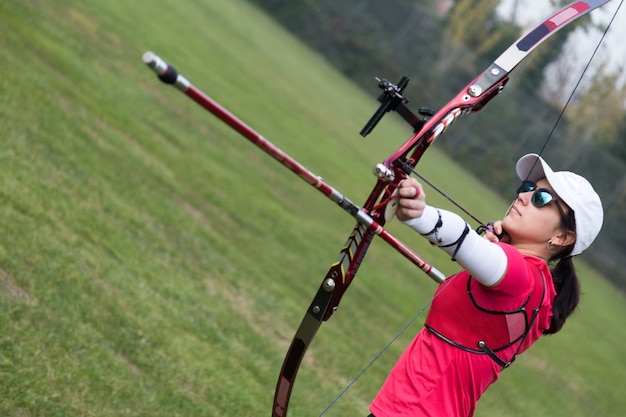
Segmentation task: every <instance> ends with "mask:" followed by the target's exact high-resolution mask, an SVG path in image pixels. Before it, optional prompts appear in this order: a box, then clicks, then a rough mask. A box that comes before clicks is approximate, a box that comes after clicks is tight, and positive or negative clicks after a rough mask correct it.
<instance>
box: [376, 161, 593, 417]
mask: <svg viewBox="0 0 626 417" xmlns="http://www.w3.org/2000/svg"><path fill="white" fill-rule="evenodd" d="M516 171H517V175H518V177H519V178H520V180H522V183H521V185H520V187H519V189H518V190H517V197H516V198H515V200H514V201H513V203H512V204H511V206H510V208H509V209H508V211H507V213H506V215H505V217H504V219H503V220H502V221H498V222H496V223H495V224H494V225H493V229H490V230H488V231H487V232H486V235H485V237H486V239H485V238H482V237H480V235H478V234H477V233H476V232H474V231H472V230H470V228H469V226H468V225H467V223H466V222H465V221H464V220H463V219H462V218H461V217H459V216H457V215H455V214H453V213H451V212H448V211H445V210H441V209H437V208H434V207H431V206H428V205H426V200H425V194H424V191H423V189H422V186H421V185H420V184H419V183H418V182H417V181H416V180H415V179H413V178H410V179H407V180H406V181H404V182H403V183H402V184H401V186H400V189H399V196H400V200H399V207H398V211H397V214H396V215H397V217H398V218H399V219H400V220H401V221H403V222H404V223H405V224H406V225H407V226H409V227H411V228H413V229H415V230H416V231H417V232H418V233H420V234H421V235H422V236H424V237H425V238H426V239H428V240H429V241H430V242H431V243H432V244H433V245H436V246H438V247H440V248H442V249H443V250H444V251H446V252H447V253H448V254H449V255H450V256H451V257H452V259H453V260H455V261H456V262H458V263H459V264H460V265H461V266H462V267H463V270H462V271H461V272H459V273H458V274H456V275H453V276H452V277H450V278H448V279H447V280H446V281H445V282H444V283H443V284H441V285H440V287H439V288H438V289H437V291H436V292H435V295H434V296H433V301H432V305H431V307H430V311H429V313H428V316H427V318H426V322H425V326H424V328H423V329H422V330H421V331H420V332H419V333H418V335H417V336H416V337H415V339H414V340H413V341H412V342H411V344H410V345H409V346H408V347H407V349H406V350H405V351H404V353H403V354H402V355H401V357H400V358H399V360H398V362H397V363H396V365H395V366H394V368H393V369H392V371H391V372H390V374H389V376H388V377H387V379H386V381H385V383H384V384H383V386H382V388H381V389H380V391H379V393H378V394H377V396H376V397H375V398H374V400H373V401H372V404H371V405H370V411H371V413H372V414H371V415H370V417H373V416H375V417H420V416H437V417H461V416H463V417H464V416H472V415H473V414H474V410H475V408H476V403H477V401H478V399H479V398H480V396H481V395H482V393H483V392H485V390H486V389H487V388H488V387H489V385H491V384H492V383H493V382H495V381H496V380H497V379H498V377H499V375H500V372H501V371H502V370H503V369H505V368H507V367H508V366H509V365H510V364H511V363H512V362H513V361H514V360H515V358H516V356H517V355H519V354H520V353H522V352H523V351H525V350H526V349H528V347H530V345H532V344H533V343H534V342H535V341H536V340H537V339H539V337H540V336H541V335H542V334H554V333H556V332H558V331H559V330H561V328H562V327H563V324H564V323H565V320H566V319H567V317H568V316H569V315H570V314H571V313H572V312H573V311H574V309H575V308H576V306H577V304H578V300H579V284H578V278H577V277H576V272H575V269H574V265H573V263H572V257H573V256H575V255H578V254H580V253H581V252H582V251H583V250H585V249H586V248H587V247H589V245H590V244H591V243H592V242H593V240H594V239H595V237H596V236H597V234H598V233H599V231H600V228H601V226H602V219H603V210H602V203H601V201H600V198H599V197H598V194H596V192H595V191H594V189H593V187H592V186H591V185H590V184H589V182H588V181H587V180H586V179H584V178H583V177H581V176H579V175H576V174H574V173H572V172H567V171H561V172H554V171H553V170H552V169H551V168H550V167H549V166H548V164H547V163H546V162H545V161H544V160H543V159H542V158H541V157H540V156H539V155H536V154H529V155H526V156H524V157H522V158H521V159H519V161H517V165H516ZM550 266H552V268H550Z"/></svg>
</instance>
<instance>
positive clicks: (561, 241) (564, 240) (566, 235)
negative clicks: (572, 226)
mask: <svg viewBox="0 0 626 417" xmlns="http://www.w3.org/2000/svg"><path fill="white" fill-rule="evenodd" d="M550 241H551V242H552V244H553V245H555V246H569V245H573V244H574V243H575V242H576V233H574V232H572V231H570V230H566V231H561V232H559V234H556V235H554V236H553V237H552V239H550Z"/></svg>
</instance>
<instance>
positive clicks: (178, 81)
mask: <svg viewBox="0 0 626 417" xmlns="http://www.w3.org/2000/svg"><path fill="white" fill-rule="evenodd" d="M609 1H610V0H588V1H574V2H573V3H571V4H569V5H567V6H565V7H564V8H562V9H561V10H559V11H558V12H556V13H554V14H553V15H552V16H550V17H549V18H547V19H546V20H544V21H543V22H542V23H541V24H539V25H538V26H537V27H535V28H534V29H533V30H531V31H530V32H529V33H528V34H526V35H524V36H522V37H521V38H520V39H518V40H517V41H516V42H515V43H514V44H513V45H511V46H510V47H509V48H508V49H507V50H506V51H504V53H502V55H500V56H499V57H498V58H497V59H496V60H495V61H494V62H493V63H492V64H491V65H490V66H489V67H488V68H487V69H486V70H485V71H484V72H483V73H481V74H480V75H479V76H478V77H476V79H474V80H473V81H472V82H471V83H469V84H468V85H467V86H466V87H465V88H464V89H463V90H461V91H460V92H459V93H458V94H457V95H456V96H455V97H454V98H453V99H452V100H450V101H449V102H448V103H447V104H445V105H444V106H442V108H441V109H440V110H439V111H438V112H436V113H435V114H434V115H433V116H432V117H431V118H430V119H428V120H427V121H421V122H420V123H419V124H413V122H411V124H412V126H413V127H414V129H415V133H414V134H413V136H411V137H410V138H409V139H408V140H407V141H406V142H405V143H404V144H403V145H402V146H401V147H400V148H399V149H398V150H397V151H395V152H394V153H393V154H392V155H390V156H389V157H388V158H387V159H385V160H384V161H383V163H381V164H378V165H377V166H376V168H375V170H374V172H375V174H376V176H377V181H376V184H375V186H374V189H373V190H372V192H371V193H370V195H369V197H368V198H367V199H366V201H365V203H364V204H363V206H362V207H359V206H357V205H356V204H354V203H352V202H351V201H350V200H348V199H347V198H346V197H345V196H344V195H343V194H341V193H340V192H339V191H337V190H336V189H334V188H333V187H331V186H330V185H328V184H327V183H326V182H324V181H323V180H322V179H321V178H320V177H318V176H316V175H314V174H313V173H312V172H310V171H309V170H308V169H306V168H305V167H304V166H302V165H301V164H299V163H298V162H297V161H295V160H294V159H293V158H291V157H290V156H289V155H287V154H286V153H285V152H283V151H282V150H280V149H279V148H277V147H276V146H274V145H273V144H272V143H271V142H269V141H268V140H267V139H265V138H264V137H263V136H261V135H260V134H259V133H257V132H255V131H254V130H253V129H252V128H250V127H249V126H248V125H246V124H245V123H244V122H242V121H241V120H240V119H238V118H237V117H236V116H234V115H233V114H232V113H230V112H229V111H228V110H226V109H225V108H223V107H222V106H221V105H219V104H218V103H217V102H215V101H214V100H212V99H211V98H210V97H208V96H207V95H206V94H204V93H203V92H202V91H200V90H199V89H197V88H196V87H194V86H193V85H192V84H191V83H190V82H189V81H188V80H187V79H186V78H185V77H183V76H182V75H180V74H179V73H178V72H177V71H176V69H175V68H174V67H172V66H170V65H168V64H167V63H166V62H165V61H164V60H162V59H161V58H159V57H158V56H156V55H155V54H153V53H152V52H146V53H145V54H144V55H143V61H144V63H145V64H146V65H147V66H148V67H150V68H151V69H152V70H153V71H154V72H155V73H156V74H157V75H158V77H159V79H160V80H161V81H163V82H164V83H166V84H171V85H173V86H175V87H176V88H177V89H179V90H180V91H182V92H183V93H184V94H186V95H187V96H188V97H190V98H191V99H192V100H194V101H195V102H196V103H198V104H199V105H201V106H202V107H204V108H205V109H206V110H208V111H209V112H211V113H213V114H214V115H215V116H217V117H218V118H219V119H221V120H222V121H224V122H225V123H226V124H228V125H229V126H230V127H231V128H233V129H234V130H236V131H237V132H239V133H240V134H241V135H242V136H244V137H245V138H246V139H248V140H249V141H250V142H252V143H254V144H255V145H257V146H258V147H259V148H261V149H262V150H263V151H265V152H266V153H267V154H269V155H270V156H272V157H273V158H274V159H276V160H277V161H278V162H280V163H281V164H282V165H284V166H285V167H287V168H289V169H290V170H291V171H292V172H294V173H295V174H296V175H298V176H299V177H300V178H302V179H303V180H304V181H306V182H307V183H308V184H310V185H312V186H313V187H315V188H316V189H318V190H319V191H320V192H321V193H322V194H324V195H325V196H326V197H328V198H329V199H330V200H332V201H334V202H335V203H336V204H337V205H339V206H340V207H341V208H343V209H344V210H345V211H346V212H348V213H349V214H350V215H351V216H353V217H354V218H355V219H356V220H357V224H356V226H355V227H354V229H353V231H352V233H351V234H350V236H349V237H348V239H347V241H346V243H345V245H344V246H343V248H342V249H341V250H340V252H339V255H338V256H337V258H336V259H335V261H334V262H333V264H332V265H331V267H330V269H329V270H328V273H327V274H326V276H325V277H324V279H323V280H322V283H321V285H320V287H319V289H318V291H317V293H316V295H315V297H314V298H313V301H312V302H311V304H310V306H309V308H308V309H307V311H306V313H305V315H304V318H303V320H302V322H301V324H300V326H299V327H298V330H297V331H296V334H295V336H294V338H293V340H292V342H291V346H290V347H289V351H288V352H287V355H286V357H285V360H284V362H283V366H282V368H281V371H280V375H279V378H278V383H277V386H276V392H275V395H274V404H273V409H272V417H284V416H286V415H287V406H288V403H289V398H290V396H291V391H292V389H293V385H294V382H295V378H296V374H297V372H298V369H299V367H300V363H301V362H302V358H303V357H304V354H305V352H306V350H307V348H308V346H309V345H310V343H311V341H312V339H313V337H314V336H315V334H316V333H317V330H318V329H319V327H320V325H321V323H322V321H325V320H328V319H329V318H330V316H331V315H332V314H333V312H334V311H335V310H336V309H337V307H338V305H339V302H340V300H341V298H342V296H343V294H344V293H345V291H346V290H347V288H348V286H349V285H350V283H351V282H352V280H353V279H354V276H355V274H356V273H357V270H358V269H359V266H360V264H361V262H362V260H363V257H364V256H365V253H366V252H367V249H368V247H369V245H370V243H371V242H372V240H373V238H374V236H375V235H378V236H380V237H381V238H382V239H383V240H384V241H385V242H387V243H389V244H390V245H391V246H392V247H394V248H395V249H396V250H397V251H398V252H400V253H401V254H402V255H403V256H404V257H406V258H407V259H409V260H410V261H411V262H412V263H413V264H415V265H416V266H417V267H419V268H420V269H422V270H423V271H424V272H426V273H427V274H428V275H429V276H430V277H431V278H432V279H434V280H435V281H436V282H443V281H444V280H445V276H444V275H443V274H442V273H441V272H440V271H438V270H437V269H436V268H434V267H433V266H432V265H430V264H429V263H428V262H426V261H425V260H424V259H422V258H421V257H420V256H419V255H417V254H416V253H415V252H414V251H412V250H411V249H410V248H409V247H407V246H406V245H405V244H404V243H402V242H401V241H399V240H398V239H396V238H395V237H394V236H393V235H391V234H390V233H389V232H388V231H387V230H385V229H384V227H383V226H384V225H385V222H386V221H387V220H389V218H391V217H393V213H394V210H393V209H392V208H391V205H390V201H393V200H392V199H391V196H392V195H393V192H394V191H395V190H396V189H397V187H398V185H399V183H400V182H401V181H402V180H403V179H405V178H407V176H408V174H409V172H410V170H411V169H412V168H414V167H415V165H416V164H417V163H418V161H419V160H420V158H421V157H422V155H423V154H424V152H425V151H426V150H427V149H428V147H429V146H430V144H431V143H432V142H433V141H434V140H435V139H437V138H438V137H439V135H441V134H442V133H443V132H444V131H445V130H446V128H447V127H448V126H449V125H450V124H451V123H452V122H454V121H455V120H456V119H457V118H458V117H459V116H461V115H464V114H468V113H472V112H476V111H478V110H480V109H482V107H483V106H485V105H486V104H487V102H489V101H490V100H491V99H492V98H493V97H495V96H496V95H497V94H498V93H499V92H500V91H501V90H502V89H503V88H504V86H505V84H506V83H507V81H508V80H509V74H510V72H511V71H512V70H513V69H514V68H515V67H516V66H517V65H518V64H519V63H520V62H521V61H522V60H523V59H524V58H525V57H526V56H527V55H528V54H529V53H530V52H531V51H532V50H533V49H534V48H536V47H537V46H538V45H539V44H540V43H541V42H543V41H544V40H545V39H546V38H547V37H549V36H550V35H552V34H553V33H555V32H557V31H558V30H559V29H561V28H562V27H564V26H565V25H567V24H569V23H570V22H572V21H574V20H576V19H577V18H579V17H581V16H583V15H585V14H587V13H588V12H590V11H591V10H593V9H595V8H597V7H600V6H602V5H603V4H605V3H608V2H609ZM393 87H396V86H393ZM381 88H382V87H381ZM396 91H400V92H401V89H400V90H396ZM398 97H400V98H401V96H399V95H398ZM384 105H385V104H384V103H383V106H384ZM396 106H397V103H396ZM394 110H395V109H394ZM401 110H402V111H401ZM386 111H388V110H386V109H383V107H382V106H381V109H379V110H378V111H377V113H376V114H375V117H374V118H376V120H375V121H373V122H372V120H370V123H368V125H371V126H373V125H375V124H376V122H377V120H378V119H379V118H380V117H381V116H382V114H383V113H385V112H386ZM397 111H398V113H399V114H401V115H403V117H405V118H407V116H406V113H407V112H409V113H410V111H408V110H407V109H406V107H404V105H403V104H401V105H400V106H399V109H398V110H397ZM403 113H404V114H403ZM409 116H411V120H415V117H414V115H412V114H410V115H409ZM407 121H408V119H407Z"/></svg>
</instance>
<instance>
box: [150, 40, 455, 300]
mask: <svg viewBox="0 0 626 417" xmlns="http://www.w3.org/2000/svg"><path fill="white" fill-rule="evenodd" d="M142 59H143V62H144V63H145V64H146V65H147V66H148V67H150V68H151V69H152V70H153V71H154V72H155V73H156V74H157V76H158V77H159V79H160V80H161V81H162V82H164V83H166V84H171V85H174V86H175V87H176V88H178V89H179V90H180V91H182V92H183V93H185V94H186V95H187V96H188V97H190V98H191V99H192V100H194V101H195V102H196V103H198V104H199V105H200V106H202V107H204V108H205V109H206V110H208V111H209V112H211V113H213V114H214V115H215V116H217V117H218V118H219V119H220V120H222V121H223V122H224V123H226V124H227V125H228V126H230V127H231V128H233V129H234V130H235V131H237V132H239V133H240V134H241V135H242V136H243V137H245V138H246V139H248V140H249V141H250V142H252V143H254V144H255V145H256V146H258V147H259V148H261V149H262V150H263V151H265V152H266V153H267V154H268V155H270V156H271V157H273V158H274V159H275V160H277V161H278V162H280V163H281V164H282V165H284V166H285V167H287V168H289V169H290V170H291V171H292V172H294V173H295V174H296V175H298V176H299V177H300V178H302V179H303V180H304V181H306V182H307V183H308V184H310V185H312V186H313V187H314V188H316V189H317V190H318V191H320V192H321V193H322V194H324V195H325V196H326V197H328V198H329V199H330V200H332V201H333V202H335V203H336V204H337V205H338V206H339V207H341V208H342V209H344V210H345V211H346V212H347V213H348V214H350V215H351V216H352V217H354V218H355V219H356V220H357V221H358V223H359V225H361V226H363V230H362V231H361V233H362V234H363V233H366V232H369V233H373V234H374V235H378V236H380V237H381V238H382V239H383V240H384V241H385V242H387V243H388V244H389V245H391V246H392V247H393V248H394V249H396V250H397V251H398V252H400V253H401V254H402V255H403V256H404V257H405V258H407V259H408V260H409V261H411V262H412V263H413V264H414V265H416V266H417V267H418V268H420V269H421V270H422V271H424V272H425V273H426V274H427V275H428V276H430V277H431V278H432V279H433V280H434V281H435V282H439V283H441V282H443V281H444V280H445V275H444V274H443V273H442V272H441V271H439V270H438V269H437V268H435V267H433V266H432V265H430V264H429V263H428V262H427V261H426V260H424V259H423V258H422V257H421V256H419V255H418V254H416V253H415V252H414V251H413V250H412V249H410V248H409V247H408V246H407V245H405V244H404V243H403V242H401V241H400V240H399V239H397V238H396V237H394V236H393V235H392V234H391V233H389V232H388V231H387V230H385V229H384V228H383V226H382V224H380V223H379V222H377V221H376V220H374V219H373V218H372V217H371V216H369V215H368V213H367V212H366V211H365V210H363V209H362V208H361V207H359V206H357V205H356V204H354V203H353V202H352V201H350V200H349V199H348V198H346V197H345V196H344V195H343V194H341V193H340V192H339V191H337V190H336V189H334V188H333V187H331V186H330V185H328V184H327V183H326V182H325V181H324V180H322V179H321V178H320V177H319V176H317V175H315V174H313V173H312V172H311V171H309V170H308V169H307V168H305V167H304V166H303V165H301V164H300V163H298V161H296V160H295V159H293V158H292V157H290V156H289V155H288V154H286V153H285V152H283V151H282V150H281V149H280V148H278V147H277V146H275V145H274V144H272V143H271V142H270V141H268V140H267V139H265V138H264V137H263V136H262V135H260V134H259V133H257V132H256V131H255V130H254V129H252V128H251V127H250V126H248V125H247V124H246V123H244V122H243V121H241V120H240V119H239V118H237V117H236V116H235V115H233V114H232V113H230V112H229V111H228V110H226V109H225V108H224V107H222V106H221V105H220V104H219V103H217V102H216V101H215V100H213V99H211V98H210V97H209V96H207V95H206V94H204V93H203V92H202V91H201V90H199V89H198V88H196V87H194V86H193V85H192V84H191V83H190V82H189V80H187V79H186V78H185V77H183V76H182V75H180V74H179V73H178V71H177V70H176V68H174V67H173V66H171V65H168V64H167V63H166V62H165V61H164V60H162V59H161V58H159V57H158V56H157V55H155V54H154V53H152V52H146V53H144V54H143V57H142ZM357 229H361V228H360V227H357ZM347 246H350V245H349V244H348V245H347ZM327 281H328V280H327ZM325 288H327V289H328V288H330V287H329V284H328V283H326V285H325Z"/></svg>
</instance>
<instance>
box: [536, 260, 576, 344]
mask: <svg viewBox="0 0 626 417" xmlns="http://www.w3.org/2000/svg"><path fill="white" fill-rule="evenodd" d="M552 281H553V282H554V289H555V290H556V297H554V303H553V305H552V314H553V315H552V320H551V322H550V327H549V328H548V329H546V330H544V331H543V334H554V333H556V332H558V331H559V330H561V328H562V327H563V325H564V324H565V320H566V319H567V317H568V316H569V315H570V314H572V313H573V312H574V310H575V309H576V307H577V306H578V302H579V300H580V284H579V282H578V277H577V276H576V270H575V268H574V262H572V257H571V256H568V257H566V258H561V259H560V260H559V262H558V263H557V264H556V265H555V266H554V267H553V268H552Z"/></svg>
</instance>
